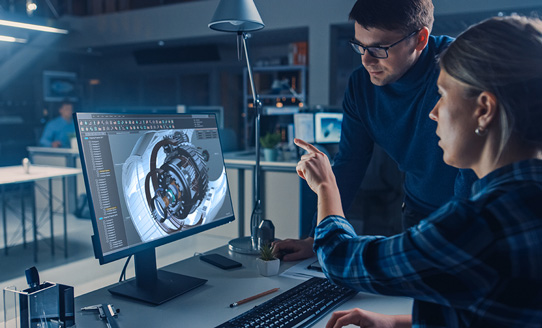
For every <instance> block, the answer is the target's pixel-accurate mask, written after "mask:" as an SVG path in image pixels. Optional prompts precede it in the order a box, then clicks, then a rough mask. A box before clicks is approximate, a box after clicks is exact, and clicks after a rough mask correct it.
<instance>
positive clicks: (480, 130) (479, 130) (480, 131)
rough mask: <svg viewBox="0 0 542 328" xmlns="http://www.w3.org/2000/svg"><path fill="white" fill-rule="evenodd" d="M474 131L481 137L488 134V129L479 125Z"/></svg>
mask: <svg viewBox="0 0 542 328" xmlns="http://www.w3.org/2000/svg"><path fill="white" fill-rule="evenodd" d="M474 133H476V135H477V136H479V137H483V136H485V135H486V134H487V130H486V129H484V128H483V127H481V126H479V127H477V128H476V130H474Z"/></svg>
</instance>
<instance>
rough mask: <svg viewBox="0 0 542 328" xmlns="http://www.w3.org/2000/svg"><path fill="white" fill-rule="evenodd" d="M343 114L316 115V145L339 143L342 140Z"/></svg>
mask: <svg viewBox="0 0 542 328" xmlns="http://www.w3.org/2000/svg"><path fill="white" fill-rule="evenodd" d="M342 122H343V114H342V113H315V114H314V141H315V142H316V143H338V142H339V141H340V140H341V125H342Z"/></svg>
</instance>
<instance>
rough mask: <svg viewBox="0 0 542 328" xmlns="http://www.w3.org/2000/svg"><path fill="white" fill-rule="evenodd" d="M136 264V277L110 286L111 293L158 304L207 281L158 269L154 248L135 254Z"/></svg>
mask: <svg viewBox="0 0 542 328" xmlns="http://www.w3.org/2000/svg"><path fill="white" fill-rule="evenodd" d="M134 265H135V278H132V279H130V280H127V281H125V282H121V283H119V284H117V285H115V286H113V287H111V288H109V292H111V294H115V295H121V296H126V297H129V298H133V299H136V300H139V301H143V302H147V303H152V304H155V305H158V304H162V303H164V302H166V301H169V300H171V299H173V298H175V297H177V296H179V295H181V294H184V293H186V292H188V291H190V290H192V289H194V288H196V287H199V286H201V285H203V284H205V283H206V282H207V280H205V279H200V278H195V277H190V276H185V275H182V274H178V273H173V272H169V271H164V270H157V269H156V253H155V250H154V248H150V249H147V250H144V251H141V252H139V253H136V254H134Z"/></svg>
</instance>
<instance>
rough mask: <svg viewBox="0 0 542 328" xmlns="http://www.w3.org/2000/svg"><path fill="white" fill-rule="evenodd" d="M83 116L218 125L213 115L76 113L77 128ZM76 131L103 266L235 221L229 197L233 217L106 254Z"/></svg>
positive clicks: (96, 251) (95, 244) (97, 254)
mask: <svg viewBox="0 0 542 328" xmlns="http://www.w3.org/2000/svg"><path fill="white" fill-rule="evenodd" d="M81 115H100V116H102V115H105V116H108V115H114V116H116V117H122V116H132V115H137V116H143V117H154V118H156V117H179V116H185V117H194V116H200V117H201V116H202V115H205V116H208V117H214V118H215V124H216V116H215V115H213V114H188V113H186V114H178V113H177V114H173V113H172V114H139V113H137V114H136V113H132V114H127V113H94V112H76V113H74V114H73V117H74V120H75V123H76V125H77V126H78V122H79V121H78V119H79V117H80V116H81ZM75 130H76V136H77V143H78V146H79V156H80V160H81V168H82V170H83V178H84V181H85V189H86V192H87V199H88V205H89V210H90V216H91V221H92V229H93V233H94V235H93V236H92V243H93V248H94V256H95V258H96V259H98V260H99V262H100V264H101V265H103V264H107V263H110V262H114V261H116V260H119V259H122V258H125V257H127V256H130V255H134V254H137V253H139V252H142V251H145V250H147V249H150V248H153V249H154V248H156V247H159V246H162V245H165V244H169V243H171V242H174V241H177V240H180V239H183V238H186V237H189V236H192V235H194V234H196V233H199V232H202V231H206V230H209V229H212V228H215V227H218V226H221V225H224V224H226V223H230V222H233V221H235V214H234V213H233V203H232V200H231V197H229V201H230V205H231V208H232V215H231V216H227V217H225V218H222V219H219V220H217V221H214V222H210V223H207V224H206V225H203V226H198V227H193V228H190V229H188V230H185V231H180V232H177V233H175V234H172V235H169V236H165V237H162V238H159V239H155V240H152V241H148V242H144V243H141V244H138V245H134V246H127V247H126V248H125V249H121V250H118V251H115V252H112V253H108V254H104V252H103V249H102V245H101V242H100V235H99V229H98V222H97V217H96V213H95V212H94V203H93V200H92V194H91V190H90V181H89V177H88V174H86V172H87V167H86V163H85V158H84V154H83V145H82V140H81V138H82V136H81V132H80V130H79V128H76V129H75ZM217 130H218V127H217ZM218 139H219V140H218V142H220V141H221V140H220V133H219V134H218ZM222 163H223V165H224V168H225V167H226V166H225V163H224V154H223V153H222ZM225 174H226V180H227V172H226V173H225ZM229 189H230V187H229V182H228V194H230V195H231V193H230V190H229Z"/></svg>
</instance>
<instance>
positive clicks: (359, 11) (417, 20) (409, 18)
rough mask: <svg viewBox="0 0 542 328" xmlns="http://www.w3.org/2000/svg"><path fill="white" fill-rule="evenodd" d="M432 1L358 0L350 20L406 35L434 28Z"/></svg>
mask: <svg viewBox="0 0 542 328" xmlns="http://www.w3.org/2000/svg"><path fill="white" fill-rule="evenodd" d="M433 11H434V7H433V2H432V1H431V0H358V1H356V3H355V4H354V7H352V10H351V11H350V15H349V18H350V19H352V20H354V21H356V22H357V23H358V24H360V25H361V26H363V27H364V28H366V29H368V28H377V29H381V30H387V31H402V32H404V33H405V34H407V33H411V32H413V31H417V30H419V29H421V28H422V27H424V26H425V27H427V28H428V29H429V31H431V29H432V28H433V21H434V17H433Z"/></svg>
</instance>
